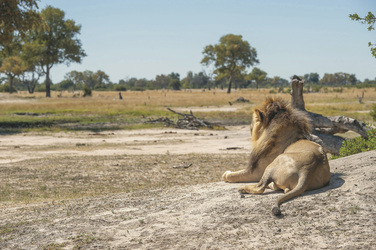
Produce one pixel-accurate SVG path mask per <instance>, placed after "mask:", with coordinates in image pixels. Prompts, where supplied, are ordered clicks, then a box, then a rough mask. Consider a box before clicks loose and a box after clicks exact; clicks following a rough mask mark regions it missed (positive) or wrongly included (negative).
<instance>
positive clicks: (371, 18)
mask: <svg viewBox="0 0 376 250" xmlns="http://www.w3.org/2000/svg"><path fill="white" fill-rule="evenodd" d="M349 17H350V18H351V20H354V21H360V22H361V23H363V24H367V25H368V30H369V31H371V30H374V29H375V27H374V25H375V22H376V17H375V15H374V14H372V12H368V15H367V16H365V17H360V16H359V15H358V14H356V13H355V14H350V15H349ZM368 46H369V47H371V53H372V55H373V56H374V57H376V43H371V42H368Z"/></svg>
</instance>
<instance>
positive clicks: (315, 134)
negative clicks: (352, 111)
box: [291, 76, 369, 155]
mask: <svg viewBox="0 0 376 250" xmlns="http://www.w3.org/2000/svg"><path fill="white" fill-rule="evenodd" d="M303 85H304V80H302V79H300V78H299V77H297V76H294V77H293V79H292V82H291V87H292V91H291V105H292V106H293V107H294V108H297V109H299V110H301V111H303V112H306V113H307V115H308V117H309V118H310V122H311V126H312V133H311V138H309V139H310V140H312V141H314V142H316V143H319V144H320V145H322V146H323V148H324V150H325V151H326V152H327V153H331V154H335V155H338V154H339V149H340V148H341V147H342V144H343V142H344V141H345V139H344V138H342V137H340V136H336V135H335V134H336V133H345V132H347V131H353V132H355V133H358V134H359V135H360V136H362V137H363V138H366V139H367V138H368V134H367V131H368V130H369V128H368V127H367V125H366V124H364V123H363V122H360V121H358V120H355V119H352V118H350V117H346V116H329V117H326V116H323V115H320V114H316V113H312V112H308V111H307V110H306V109H305V104H304V99H303Z"/></svg>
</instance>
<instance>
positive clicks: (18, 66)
mask: <svg viewBox="0 0 376 250" xmlns="http://www.w3.org/2000/svg"><path fill="white" fill-rule="evenodd" d="M25 70H26V68H25V66H24V63H23V61H22V60H21V58H20V57H18V56H10V57H7V58H5V59H4V60H3V63H2V65H1V67H0V72H3V73H4V74H5V75H7V76H8V78H9V85H10V88H9V93H12V91H13V80H14V78H15V77H16V76H19V75H21V74H22V73H23V72H24V71H25Z"/></svg>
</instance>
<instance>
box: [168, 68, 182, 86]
mask: <svg viewBox="0 0 376 250" xmlns="http://www.w3.org/2000/svg"><path fill="white" fill-rule="evenodd" d="M168 76H169V77H170V82H169V83H168V86H169V88H171V89H173V90H180V86H181V83H180V75H179V74H178V73H174V72H172V73H171V74H169V75H168Z"/></svg>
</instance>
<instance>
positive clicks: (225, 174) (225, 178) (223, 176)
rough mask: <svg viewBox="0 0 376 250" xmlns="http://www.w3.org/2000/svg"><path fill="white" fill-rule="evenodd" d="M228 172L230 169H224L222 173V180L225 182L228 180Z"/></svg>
mask: <svg viewBox="0 0 376 250" xmlns="http://www.w3.org/2000/svg"><path fill="white" fill-rule="evenodd" d="M229 174H231V171H226V172H224V173H223V175H222V180H224V181H225V182H228V178H227V176H228V175H229Z"/></svg>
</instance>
